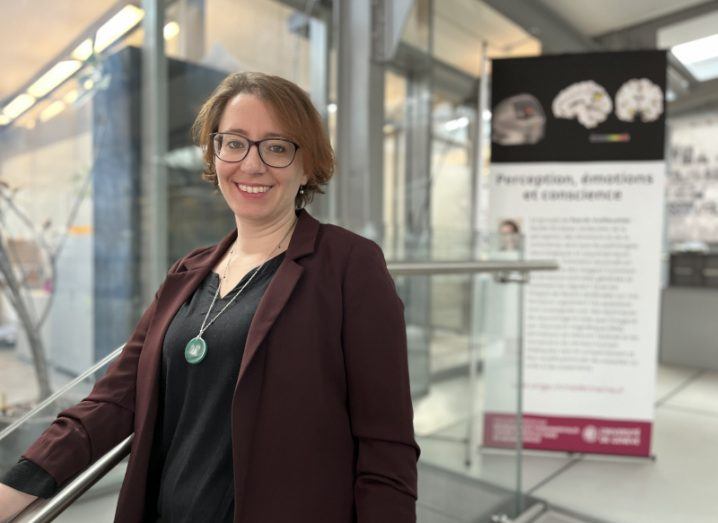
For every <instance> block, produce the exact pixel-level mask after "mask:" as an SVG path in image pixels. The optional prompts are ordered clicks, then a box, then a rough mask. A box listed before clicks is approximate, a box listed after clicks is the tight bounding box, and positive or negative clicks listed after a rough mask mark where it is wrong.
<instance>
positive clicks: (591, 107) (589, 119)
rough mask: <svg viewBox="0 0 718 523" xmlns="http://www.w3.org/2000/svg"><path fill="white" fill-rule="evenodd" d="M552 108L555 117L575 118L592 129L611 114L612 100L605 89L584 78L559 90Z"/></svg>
mask: <svg viewBox="0 0 718 523" xmlns="http://www.w3.org/2000/svg"><path fill="white" fill-rule="evenodd" d="M552 110H553V115H554V116H555V117H556V118H565V119H568V120H572V119H574V118H575V119H576V120H578V123H580V124H581V125H583V126H584V127H585V128H586V129H593V128H594V127H596V126H597V125H598V124H600V123H601V122H603V121H605V120H606V118H608V115H609V114H611V111H612V110H613V102H612V101H611V97H610V96H608V93H607V92H606V89H604V88H603V87H602V86H600V85H599V84H597V83H596V82H594V81H593V80H586V81H583V82H578V83H575V84H571V85H569V86H568V87H566V88H565V89H563V90H562V91H561V92H559V93H558V95H557V96H556V98H554V100H553V107H552Z"/></svg>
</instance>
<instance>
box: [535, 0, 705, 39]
mask: <svg viewBox="0 0 718 523" xmlns="http://www.w3.org/2000/svg"><path fill="white" fill-rule="evenodd" d="M531 1H538V2H540V3H542V4H544V5H545V6H546V7H547V8H549V9H550V10H551V11H553V12H554V13H557V14H558V15H559V16H560V17H561V18H563V19H564V20H565V21H567V22H568V23H569V24H571V25H572V26H573V27H575V28H576V29H578V30H579V31H580V32H581V33H583V34H584V35H587V36H598V35H602V34H605V33H608V32H612V31H617V30H619V29H624V28H626V27H630V26H633V25H637V24H640V23H643V22H647V21H649V20H653V19H655V18H658V17H660V16H666V15H669V14H671V13H675V12H677V11H682V10H684V9H688V8H689V7H693V6H696V5H699V4H704V3H706V0H600V1H596V0H531Z"/></svg>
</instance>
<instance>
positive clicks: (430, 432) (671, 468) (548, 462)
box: [415, 366, 718, 523]
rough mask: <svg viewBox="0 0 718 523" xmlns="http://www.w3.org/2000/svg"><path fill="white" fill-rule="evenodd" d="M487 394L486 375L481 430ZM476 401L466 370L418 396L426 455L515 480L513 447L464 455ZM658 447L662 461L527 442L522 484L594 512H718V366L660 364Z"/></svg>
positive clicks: (632, 518)
mask: <svg viewBox="0 0 718 523" xmlns="http://www.w3.org/2000/svg"><path fill="white" fill-rule="evenodd" d="M481 395H482V387H481V383H479V386H478V387H477V391H476V396H477V400H478V401H477V402H476V406H477V408H476V412H475V413H474V416H473V418H472V419H471V420H472V423H473V424H474V427H475V430H476V431H478V433H479V434H480V431H481V413H480V405H481V403H480V398H481ZM467 405H468V389H467V380H466V379H465V378H461V379H455V380H451V381H448V382H443V383H439V384H435V385H434V386H433V387H432V391H431V394H430V395H429V396H428V397H426V398H422V399H421V400H418V401H416V402H415V419H416V428H417V439H418V441H419V444H420V446H421V448H422V459H423V460H425V461H426V462H428V463H437V464H438V463H441V464H443V465H444V466H446V467H448V468H451V469H453V470H455V471H457V472H462V473H464V474H467V475H469V476H471V477H475V478H479V479H482V480H485V481H490V482H493V483H495V484H498V485H501V486H505V487H508V488H510V487H511V486H512V485H514V484H515V483H516V479H515V478H516V460H515V459H514V457H513V456H512V455H511V454H510V453H506V452H496V451H487V450H478V451H477V452H476V454H475V456H476V459H475V461H474V463H473V464H472V466H471V467H470V468H468V469H467V467H466V466H465V465H464V452H465V446H464V443H463V442H462V441H461V439H462V438H463V437H464V436H465V434H466V430H467V425H468V422H469V418H468V416H469V413H468V411H467ZM479 440H480V438H479ZM653 452H654V454H655V456H656V459H655V461H651V460H642V459H630V458H628V459H626V458H610V457H589V456H570V455H567V454H561V453H537V452H527V453H526V454H525V456H524V459H523V462H522V471H523V472H522V482H523V490H524V491H525V492H527V493H530V494H531V495H532V496H534V497H536V498H539V499H543V500H545V501H547V502H548V503H549V505H552V506H557V507H560V508H565V509H567V510H569V511H571V512H573V513H577V514H583V515H585V516H587V518H586V519H587V520H589V521H590V520H593V521H605V522H610V523H677V522H687V523H716V522H718V372H701V371H696V370H693V369H685V368H680V367H666V366H662V367H660V368H659V372H658V376H657V387H656V416H655V424H654V432H653Z"/></svg>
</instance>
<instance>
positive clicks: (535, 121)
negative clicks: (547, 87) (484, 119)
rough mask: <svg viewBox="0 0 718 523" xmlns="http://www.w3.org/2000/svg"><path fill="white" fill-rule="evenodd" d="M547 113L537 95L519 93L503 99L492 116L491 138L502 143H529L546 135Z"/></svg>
mask: <svg viewBox="0 0 718 523" xmlns="http://www.w3.org/2000/svg"><path fill="white" fill-rule="evenodd" d="M545 126H546V114H545V113H544V110H543V107H541V104H540V103H539V101H538V100H537V99H536V97H534V96H532V95H530V94H528V93H523V94H517V95H516V96H512V97H510V98H506V99H504V100H501V102H499V104H498V105H497V106H496V107H494V110H493V114H492V117H491V139H492V140H493V141H494V142H495V143H498V144H500V145H528V144H534V143H537V142H539V141H540V140H541V139H542V138H543V135H544V127H545Z"/></svg>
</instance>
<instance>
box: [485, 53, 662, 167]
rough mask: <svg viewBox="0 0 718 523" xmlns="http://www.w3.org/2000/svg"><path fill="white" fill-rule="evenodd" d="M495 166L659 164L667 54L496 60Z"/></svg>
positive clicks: (492, 92)
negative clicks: (515, 163) (578, 163)
mask: <svg viewBox="0 0 718 523" xmlns="http://www.w3.org/2000/svg"><path fill="white" fill-rule="evenodd" d="M492 67H493V74H492V77H493V80H492V88H491V99H492V133H491V136H492V143H491V161H492V162H497V163H501V162H504V163H505V162H575V161H612V160H660V159H663V157H664V144H663V140H664V125H665V92H666V74H665V71H666V53H665V51H627V52H605V53H583V54H569V55H549V56H539V57H532V58H508V59H501V60H494V61H493V65H492Z"/></svg>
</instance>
